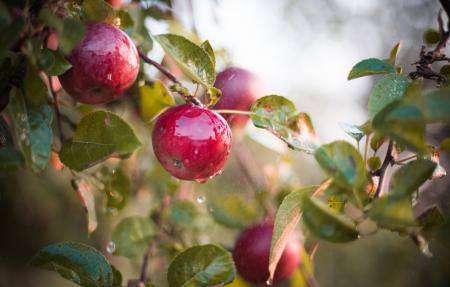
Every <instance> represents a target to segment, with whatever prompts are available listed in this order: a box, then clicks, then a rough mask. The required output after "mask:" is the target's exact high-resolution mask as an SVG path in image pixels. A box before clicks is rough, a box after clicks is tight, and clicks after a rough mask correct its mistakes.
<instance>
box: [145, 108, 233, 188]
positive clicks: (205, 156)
mask: <svg viewBox="0 0 450 287" xmlns="http://www.w3.org/2000/svg"><path fill="white" fill-rule="evenodd" d="M152 143H153V150H154V152H155V155H156V157H157V158H158V160H159V162H161V164H162V165H163V166H164V168H165V169H166V170H167V171H168V172H169V173H170V174H172V175H173V176H175V177H177V178H179V179H184V180H195V181H199V182H205V181H206V180H208V179H209V178H211V177H213V176H215V175H217V174H218V173H220V172H221V171H222V169H223V167H224V165H225V162H226V160H227V158H228V155H229V154H230V147H231V130H230V127H229V126H228V124H227V122H226V121H225V120H224V119H223V118H222V117H221V116H220V115H218V114H217V113H215V112H213V111H211V110H209V109H206V108H203V107H199V106H196V105H193V104H184V105H179V106H174V107H171V108H169V109H167V110H166V111H164V112H163V113H162V114H161V115H160V116H159V117H158V119H157V121H156V123H155V127H154V129H153V136H152Z"/></svg>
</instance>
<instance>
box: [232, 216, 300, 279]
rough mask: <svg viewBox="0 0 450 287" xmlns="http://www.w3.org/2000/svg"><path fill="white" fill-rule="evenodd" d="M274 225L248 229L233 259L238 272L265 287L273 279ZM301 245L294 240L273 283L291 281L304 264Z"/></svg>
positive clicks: (290, 243) (269, 224)
mask: <svg viewBox="0 0 450 287" xmlns="http://www.w3.org/2000/svg"><path fill="white" fill-rule="evenodd" d="M272 232H273V223H271V222H263V223H260V224H257V225H254V226H251V227H249V228H247V229H245V230H244V231H243V232H242V233H241V234H240V235H239V237H238V240H237V241H236V244H235V246H234V250H233V259H234V262H235V264H236V268H237V271H238V273H239V274H240V275H241V276H242V278H244V279H245V280H247V281H248V282H250V283H253V284H265V282H267V279H268V278H269V270H268V268H269V255H270V244H271V241H272ZM300 252H301V245H300V242H299V240H298V239H296V238H294V237H291V238H290V240H289V242H288V244H287V246H286V248H285V250H284V252H283V254H282V256H281V259H280V261H279V262H278V265H277V269H276V270H275V277H274V281H273V283H277V282H280V281H283V280H285V279H288V278H289V277H290V276H291V275H292V273H293V272H294V270H295V269H296V268H297V266H298V265H299V263H300Z"/></svg>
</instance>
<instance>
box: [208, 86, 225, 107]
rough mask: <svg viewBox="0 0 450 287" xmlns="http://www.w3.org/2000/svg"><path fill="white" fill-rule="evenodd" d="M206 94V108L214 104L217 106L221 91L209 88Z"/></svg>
mask: <svg viewBox="0 0 450 287" xmlns="http://www.w3.org/2000/svg"><path fill="white" fill-rule="evenodd" d="M207 94H208V97H209V103H208V106H214V105H215V104H217V103H218V102H219V100H220V97H221V96H222V91H221V90H219V89H217V88H215V87H209V88H208V91H207Z"/></svg>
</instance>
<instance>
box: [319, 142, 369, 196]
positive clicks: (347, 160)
mask: <svg viewBox="0 0 450 287" xmlns="http://www.w3.org/2000/svg"><path fill="white" fill-rule="evenodd" d="M314 156H315V158H316V160H317V162H318V163H319V165H320V166H321V167H322V169H323V170H324V171H325V173H326V174H327V175H329V176H331V177H333V178H334V182H335V183H336V184H338V185H340V186H342V187H344V188H348V189H353V188H361V187H362V186H363V185H364V184H365V182H366V181H365V178H366V169H365V166H364V161H363V158H362V157H361V155H360V153H359V152H358V150H357V149H356V148H355V147H354V146H353V145H351V144H350V143H348V142H345V141H334V142H332V143H329V144H325V145H322V146H321V147H319V148H318V149H317V150H316V152H315V154H314Z"/></svg>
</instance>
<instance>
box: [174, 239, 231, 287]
mask: <svg viewBox="0 0 450 287" xmlns="http://www.w3.org/2000/svg"><path fill="white" fill-rule="evenodd" d="M235 275H236V269H235V267H234V262H233V258H232V257H231V254H230V253H229V252H228V251H226V250H225V249H223V248H221V247H219V246H216V245H212V244H207V245H200V246H194V247H191V248H188V249H186V250H185V251H183V252H181V253H180V254H178V255H177V256H176V257H175V259H174V260H173V261H172V263H171V264H170V266H169V271H168V273H167V280H168V282H169V286H170V287H194V286H195V287H207V286H212V285H219V284H227V283H230V282H231V281H233V279H234V277H235Z"/></svg>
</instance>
